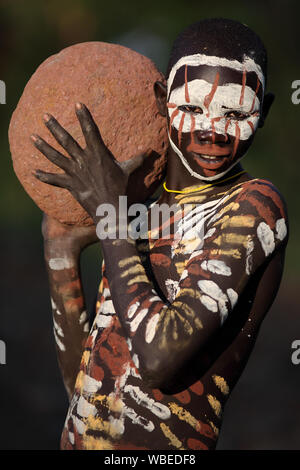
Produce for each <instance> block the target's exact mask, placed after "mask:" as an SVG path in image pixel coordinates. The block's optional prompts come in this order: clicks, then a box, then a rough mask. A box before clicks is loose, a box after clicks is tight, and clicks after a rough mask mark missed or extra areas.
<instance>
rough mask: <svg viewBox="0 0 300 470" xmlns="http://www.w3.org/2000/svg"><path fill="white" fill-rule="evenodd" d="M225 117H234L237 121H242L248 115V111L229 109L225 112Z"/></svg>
mask: <svg viewBox="0 0 300 470" xmlns="http://www.w3.org/2000/svg"><path fill="white" fill-rule="evenodd" d="M225 116H226V117H227V118H230V119H236V120H237V121H242V120H243V119H246V118H247V117H249V116H250V114H248V113H242V112H241V111H229V112H228V113H226V114H225Z"/></svg>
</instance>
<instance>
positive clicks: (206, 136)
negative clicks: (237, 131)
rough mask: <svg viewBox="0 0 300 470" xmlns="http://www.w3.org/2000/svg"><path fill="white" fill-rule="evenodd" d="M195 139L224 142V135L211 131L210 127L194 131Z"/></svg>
mask: <svg viewBox="0 0 300 470" xmlns="http://www.w3.org/2000/svg"><path fill="white" fill-rule="evenodd" d="M195 137H196V140H197V141H198V142H199V143H205V142H207V143H224V142H226V137H225V136H224V135H222V134H218V133H217V132H213V131H212V129H210V130H205V131H204V130H199V131H196V132H195Z"/></svg>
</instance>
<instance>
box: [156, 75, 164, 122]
mask: <svg viewBox="0 0 300 470" xmlns="http://www.w3.org/2000/svg"><path fill="white" fill-rule="evenodd" d="M154 94H155V98H156V105H157V108H158V111H159V114H161V115H162V116H164V117H166V115H167V87H166V85H165V84H164V83H162V82H159V81H157V82H155V83H154Z"/></svg>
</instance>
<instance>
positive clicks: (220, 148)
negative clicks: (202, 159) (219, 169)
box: [187, 142, 231, 157]
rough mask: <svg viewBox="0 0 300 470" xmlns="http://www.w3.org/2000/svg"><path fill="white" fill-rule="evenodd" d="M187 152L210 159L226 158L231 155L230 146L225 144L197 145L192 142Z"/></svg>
mask: <svg viewBox="0 0 300 470" xmlns="http://www.w3.org/2000/svg"><path fill="white" fill-rule="evenodd" d="M187 151H188V152H191V153H194V154H196V155H199V156H200V155H205V156H208V157H224V156H225V155H230V153H231V148H230V146H229V145H228V144H224V143H218V144H213V143H209V144H207V143H205V144H195V143H193V142H192V143H191V144H190V145H189V146H188V147H187Z"/></svg>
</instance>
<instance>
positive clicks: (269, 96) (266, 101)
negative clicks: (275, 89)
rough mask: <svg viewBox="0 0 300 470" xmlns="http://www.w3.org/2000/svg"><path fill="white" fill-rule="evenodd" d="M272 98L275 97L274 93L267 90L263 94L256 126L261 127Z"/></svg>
mask: <svg viewBox="0 0 300 470" xmlns="http://www.w3.org/2000/svg"><path fill="white" fill-rule="evenodd" d="M274 99H275V95H274V93H270V92H269V93H266V94H265V96H264V101H263V105H262V112H261V117H260V120H259V123H258V127H263V125H264V123H265V120H266V118H267V115H268V113H269V111H270V108H271V106H272V103H273V101H274Z"/></svg>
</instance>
